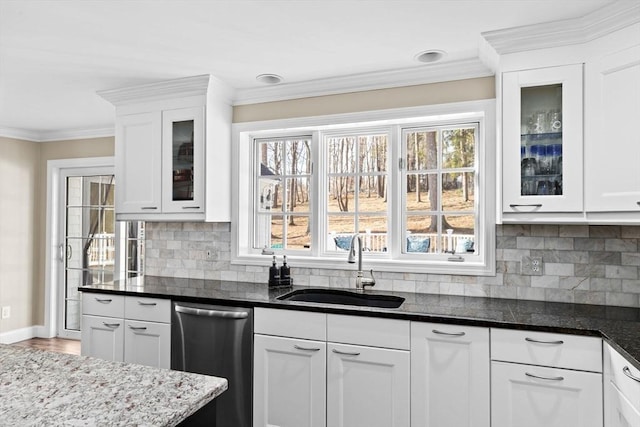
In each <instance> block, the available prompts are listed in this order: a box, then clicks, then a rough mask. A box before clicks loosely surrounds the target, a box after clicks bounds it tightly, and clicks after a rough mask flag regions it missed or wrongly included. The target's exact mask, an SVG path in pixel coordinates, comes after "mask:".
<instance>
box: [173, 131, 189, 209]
mask: <svg viewBox="0 0 640 427" xmlns="http://www.w3.org/2000/svg"><path fill="white" fill-rule="evenodd" d="M193 129H194V121H193V120H184V121H180V122H173V133H172V138H173V141H172V149H173V151H172V152H173V159H172V160H173V192H172V194H173V200H193Z"/></svg>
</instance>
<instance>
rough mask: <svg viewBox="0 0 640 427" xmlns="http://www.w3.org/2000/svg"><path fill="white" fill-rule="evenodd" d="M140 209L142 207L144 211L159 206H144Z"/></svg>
mask: <svg viewBox="0 0 640 427" xmlns="http://www.w3.org/2000/svg"><path fill="white" fill-rule="evenodd" d="M140 209H142V210H143V211H148V210H155V209H158V207H157V206H143V207H141V208H140Z"/></svg>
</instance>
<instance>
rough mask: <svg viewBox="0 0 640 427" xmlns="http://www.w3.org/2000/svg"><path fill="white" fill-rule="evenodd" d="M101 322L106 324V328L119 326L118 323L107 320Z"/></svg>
mask: <svg viewBox="0 0 640 427" xmlns="http://www.w3.org/2000/svg"><path fill="white" fill-rule="evenodd" d="M102 324H103V325H104V326H106V327H107V328H113V329H115V328H119V327H120V323H107V322H102Z"/></svg>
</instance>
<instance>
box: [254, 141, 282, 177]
mask: <svg viewBox="0 0 640 427" xmlns="http://www.w3.org/2000/svg"><path fill="white" fill-rule="evenodd" d="M283 145H284V143H283V142H282V141H267V142H261V143H260V144H259V145H258V157H259V159H260V175H261V176H272V175H282V172H283V163H284V162H283V156H284V154H283Z"/></svg>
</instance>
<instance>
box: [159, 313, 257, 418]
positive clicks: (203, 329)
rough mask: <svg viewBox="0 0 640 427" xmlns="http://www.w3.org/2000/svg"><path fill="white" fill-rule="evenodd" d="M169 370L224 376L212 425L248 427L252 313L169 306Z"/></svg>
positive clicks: (251, 377)
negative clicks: (223, 386)
mask: <svg viewBox="0 0 640 427" xmlns="http://www.w3.org/2000/svg"><path fill="white" fill-rule="evenodd" d="M172 305H173V310H172V316H173V318H172V322H171V368H172V369H175V370H179V371H187V372H195V373H199V374H205V375H213V376H216V377H223V378H226V379H227V380H228V381H229V388H228V389H227V391H225V392H224V393H222V394H221V395H220V397H218V398H217V399H215V407H216V410H215V418H216V424H215V426H216V427H251V423H252V418H253V416H252V414H253V387H252V384H253V382H252V380H253V309H251V308H240V307H227V306H221V305H207V304H197V303H183V302H173V304H172Z"/></svg>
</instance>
